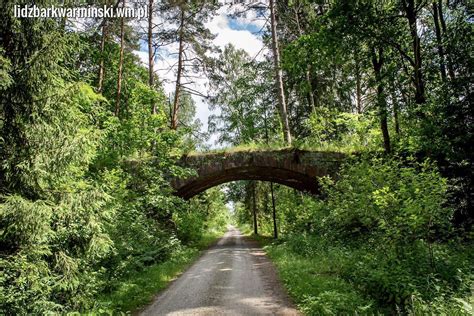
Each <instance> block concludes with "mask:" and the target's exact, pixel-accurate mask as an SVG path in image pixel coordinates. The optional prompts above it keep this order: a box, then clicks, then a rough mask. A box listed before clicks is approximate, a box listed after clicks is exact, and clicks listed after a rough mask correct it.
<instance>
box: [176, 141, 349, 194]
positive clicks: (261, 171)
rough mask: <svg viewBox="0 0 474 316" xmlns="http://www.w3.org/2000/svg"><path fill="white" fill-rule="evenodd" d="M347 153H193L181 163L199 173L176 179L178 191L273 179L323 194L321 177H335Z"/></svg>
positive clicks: (185, 192) (300, 151)
mask: <svg viewBox="0 0 474 316" xmlns="http://www.w3.org/2000/svg"><path fill="white" fill-rule="evenodd" d="M345 158H346V155H345V154H342V153H337V152H322V151H304V150H295V149H291V150H290V149H284V150H267V151H237V152H219V153H202V154H193V155H189V156H185V157H183V158H182V159H181V160H180V161H179V164H180V165H181V166H183V167H188V168H193V169H195V170H196V172H197V175H195V176H192V177H187V178H175V179H172V181H171V185H172V186H173V188H174V189H175V190H176V194H177V195H178V196H181V197H183V198H185V199H189V198H191V197H193V196H194V195H196V194H198V193H200V192H203V191H205V190H206V189H209V188H211V187H213V186H216V185H219V184H222V183H226V182H230V181H236V180H261V181H272V182H276V183H280V184H283V185H287V186H289V187H292V188H295V189H298V190H301V191H307V192H310V193H313V194H317V193H319V186H318V183H317V179H316V178H318V177H323V176H326V175H329V176H332V177H335V176H336V175H337V172H338V170H339V167H340V165H341V163H342V161H343V160H344V159H345Z"/></svg>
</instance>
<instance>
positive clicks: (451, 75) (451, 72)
mask: <svg viewBox="0 0 474 316" xmlns="http://www.w3.org/2000/svg"><path fill="white" fill-rule="evenodd" d="M438 18H439V21H440V23H441V29H442V30H443V35H444V36H445V37H446V31H447V28H446V21H445V20H444V15H443V1H442V0H438ZM448 47H449V46H448ZM445 56H446V59H447V64H448V74H449V78H451V80H454V79H456V75H455V74H454V69H453V61H452V59H451V55H450V54H449V49H448V50H447V51H446V52H445Z"/></svg>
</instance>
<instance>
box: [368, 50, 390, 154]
mask: <svg viewBox="0 0 474 316" xmlns="http://www.w3.org/2000/svg"><path fill="white" fill-rule="evenodd" d="M383 62H384V60H383V49H382V48H379V49H378V58H377V50H376V49H375V47H374V48H373V50H372V65H373V67H374V73H375V80H376V82H377V106H378V108H379V117H380V129H381V130H382V135H383V145H384V148H385V152H386V153H387V154H388V153H390V151H391V148H390V135H389V133H388V124H387V102H386V99H385V95H384V89H383V82H382V75H381V69H382V66H383Z"/></svg>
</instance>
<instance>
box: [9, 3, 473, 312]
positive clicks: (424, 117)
mask: <svg viewBox="0 0 474 316" xmlns="http://www.w3.org/2000/svg"><path fill="white" fill-rule="evenodd" d="M83 2H84V3H88V2H91V3H95V4H98V5H104V4H105V5H111V6H115V7H117V6H118V7H120V6H131V5H133V4H136V2H132V1H128V0H118V1H115V0H113V1H112V0H98V1H83ZM142 2H143V3H142V5H146V6H147V9H148V16H147V17H145V18H143V19H142V20H140V21H137V20H134V19H133V18H124V17H122V18H101V19H100V18H89V19H82V20H79V21H78V20H77V19H67V18H18V17H15V14H14V7H15V5H25V4H31V3H35V4H36V5H38V6H50V5H54V4H55V5H61V4H63V1H53V0H38V1H22V0H3V1H1V3H0V130H1V134H0V157H1V165H0V271H1V274H0V313H1V314H5V315H26V314H33V315H42V314H51V313H53V314H55V313H59V314H62V313H69V312H79V313H86V312H95V313H98V314H101V313H104V314H110V313H119V312H130V311H133V310H134V309H135V308H137V307H139V306H140V304H146V303H147V301H146V300H147V298H146V297H145V301H141V302H138V303H137V302H132V303H130V300H131V299H137V300H140V299H142V300H143V297H144V296H145V295H143V293H141V292H138V294H137V293H135V292H133V291H134V290H135V289H134V286H135V287H136V284H137V282H138V281H134V280H136V279H139V278H140V275H142V276H143V275H145V274H146V273H155V272H156V271H158V270H153V269H165V270H166V269H168V270H173V269H174V268H175V267H179V266H184V265H185V264H186V263H187V262H190V260H192V258H194V257H195V256H196V254H197V253H198V250H199V249H202V247H205V245H207V244H208V243H209V242H210V240H213V238H214V237H216V236H218V235H219V234H221V233H222V232H223V231H225V229H226V226H227V224H228V223H231V222H233V223H234V224H237V225H239V226H241V227H242V229H246V228H247V229H248V230H251V231H253V232H254V234H255V235H260V236H262V235H263V236H268V235H271V236H272V238H263V237H258V236H255V238H257V239H260V240H261V242H262V243H264V244H267V246H266V248H265V249H266V251H267V253H268V254H269V256H270V258H271V259H272V260H273V261H274V263H275V265H276V267H277V269H278V271H279V275H280V277H281V279H282V281H283V283H284V285H285V286H286V288H287V290H288V292H289V294H290V295H291V297H292V298H293V299H294V301H295V303H296V304H297V305H298V307H299V308H300V310H301V311H302V312H303V313H305V314H308V315H339V314H377V313H380V314H389V315H395V314H401V315H425V314H430V315H433V314H435V315H438V314H439V315H472V313H473V304H474V264H473V262H474V240H473V238H474V233H473V230H472V229H473V224H474V212H473V210H474V206H473V195H474V192H473V188H474V185H473V183H472V181H473V179H474V174H473V169H472V167H473V166H472V165H473V157H474V153H473V148H474V147H473V146H472V144H473V143H474V139H473V135H474V133H473V114H474V113H473V112H474V111H473V110H474V107H473V106H472V104H473V103H474V101H473V69H474V54H473V52H474V49H473V48H474V47H473V46H474V41H473V16H472V14H473V11H472V9H473V8H472V7H470V6H469V2H468V1H456V0H386V1H372V0H351V1H348V0H329V1H323V0H288V1H280V0H269V1H262V3H264V4H265V5H255V4H249V5H238V6H230V7H229V8H228V10H229V12H230V13H231V14H232V16H233V17H235V18H238V17H241V16H243V15H245V14H248V12H250V11H253V12H256V13H255V15H256V16H259V17H261V18H262V19H264V20H265V25H264V27H263V28H262V29H261V30H259V32H258V35H259V36H260V37H261V39H262V41H263V43H264V47H265V49H264V50H262V52H261V53H260V55H259V58H256V56H250V55H249V54H248V53H247V52H246V51H244V50H241V49H237V48H236V47H234V46H232V45H227V46H226V47H225V48H223V49H221V48H218V47H216V46H215V45H214V44H213V38H214V37H215V35H214V34H212V33H211V32H210V30H209V29H208V27H207V24H206V23H207V22H208V21H210V20H212V18H213V17H214V16H215V15H216V14H218V11H219V10H222V4H219V3H218V2H214V1H198V0H188V1H186V0H183V1H158V0H147V1H142ZM249 3H250V2H249ZM63 5H69V4H67V3H66V4H63ZM71 5H74V4H71ZM166 47H172V48H173V49H174V48H176V51H174V52H173V54H175V56H176V61H177V64H176V65H175V66H174V67H172V68H170V69H171V70H170V71H172V73H173V75H174V81H173V93H171V94H169V95H167V94H168V93H167V92H165V89H164V81H163V78H160V77H159V76H158V74H157V72H156V71H155V70H156V67H155V66H156V65H155V63H156V62H157V60H158V59H159V58H160V54H161V53H162V52H163V50H164V49H165V48H166ZM136 50H142V51H146V52H147V54H148V55H147V56H148V61H147V62H146V63H144V62H143V61H141V60H140V58H139V57H138V56H137V55H136V54H135V53H134V51H136ZM195 78H205V79H206V80H207V85H206V89H207V91H206V92H205V93H204V92H202V90H200V91H197V90H196V89H194V86H193V85H192V84H191V83H192V82H193V80H194V79H195ZM196 95H198V96H199V97H202V98H203V99H205V100H206V102H208V103H209V105H210V108H211V109H213V111H214V112H212V113H213V114H212V115H211V116H210V117H209V130H208V133H202V131H201V130H200V123H199V121H197V120H196V119H195V116H196V111H197V109H196V104H195V101H194V99H193V97H195V96H196ZM211 135H214V137H215V138H216V139H217V144H216V145H220V146H221V147H222V148H223V149H219V150H221V151H224V152H225V151H259V150H267V149H272V150H273V149H288V150H311V151H331V152H342V153H345V154H346V155H347V159H346V161H345V163H344V165H343V167H342V168H341V170H340V173H339V175H338V177H337V178H334V179H331V178H329V177H324V178H320V179H315V181H318V183H319V186H320V187H321V194H320V195H318V196H313V195H310V194H305V193H303V192H300V191H296V190H293V189H290V188H288V187H285V186H282V185H279V184H275V183H268V182H258V181H238V182H232V183H227V184H224V185H222V186H218V187H215V188H211V189H209V190H207V191H206V192H205V193H203V194H201V195H199V196H197V197H195V198H193V199H191V200H189V201H185V200H183V199H181V198H179V197H177V196H175V195H174V194H173V189H172V187H171V186H170V182H169V179H170V178H172V177H186V176H189V175H193V174H194V173H195V170H192V169H189V168H183V167H181V166H180V165H179V164H178V160H179V159H180V157H182V156H183V155H187V154H190V153H191V152H193V151H202V150H212V149H209V142H208V138H209V137H211ZM211 147H212V146H211ZM229 207H231V208H232V209H231V211H230V212H228V210H227V209H228V208H229ZM271 239H273V240H271ZM157 267H158V268H157ZM150 271H152V272H150ZM153 271H155V272H153ZM160 271H162V270H159V273H161V272H160ZM156 273H158V272H156ZM173 273H175V272H173ZM133 282H135V285H134V284H133ZM127 284H128V285H127ZM125 285H127V286H128V287H127V288H126V286H125ZM153 290H157V289H151V290H150V291H153ZM130 293H135V295H136V297H134V296H133V295H131V294H130ZM152 294H153V293H151V295H152ZM147 295H149V293H148V294H147Z"/></svg>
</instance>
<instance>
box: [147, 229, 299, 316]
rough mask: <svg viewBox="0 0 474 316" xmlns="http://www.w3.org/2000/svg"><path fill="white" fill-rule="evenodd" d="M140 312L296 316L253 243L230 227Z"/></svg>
mask: <svg viewBox="0 0 474 316" xmlns="http://www.w3.org/2000/svg"><path fill="white" fill-rule="evenodd" d="M141 315H206V316H207V315H299V313H298V312H297V311H296V310H295V309H294V307H293V305H292V304H291V303H290V300H289V299H288V297H287V295H286V294H285V291H284V290H283V289H282V287H281V285H280V283H279V282H278V279H277V276H276V273H275V269H274V267H273V266H272V264H271V263H270V261H269V260H268V258H267V257H266V256H265V254H264V252H263V250H262V249H261V248H259V247H258V245H257V244H256V243H255V242H253V241H251V240H248V239H246V238H245V237H244V236H242V234H241V233H240V232H239V231H238V230H237V229H235V228H232V227H231V228H229V230H228V232H227V233H226V234H225V235H224V237H223V238H221V239H220V240H219V242H218V243H217V245H216V246H214V247H212V248H210V249H209V250H208V251H207V252H206V253H205V254H204V255H203V256H202V257H201V258H200V259H199V260H198V261H197V262H196V263H195V264H194V265H193V266H191V268H190V269H188V270H187V271H186V272H185V273H184V274H183V275H182V276H181V277H179V278H178V279H177V280H176V281H175V282H173V283H172V284H171V285H170V286H169V287H168V288H167V289H166V290H165V291H164V292H162V293H161V294H160V295H158V296H157V297H156V298H155V300H154V302H153V303H152V304H151V305H150V306H148V307H147V308H146V309H145V310H144V311H142V313H141Z"/></svg>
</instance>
